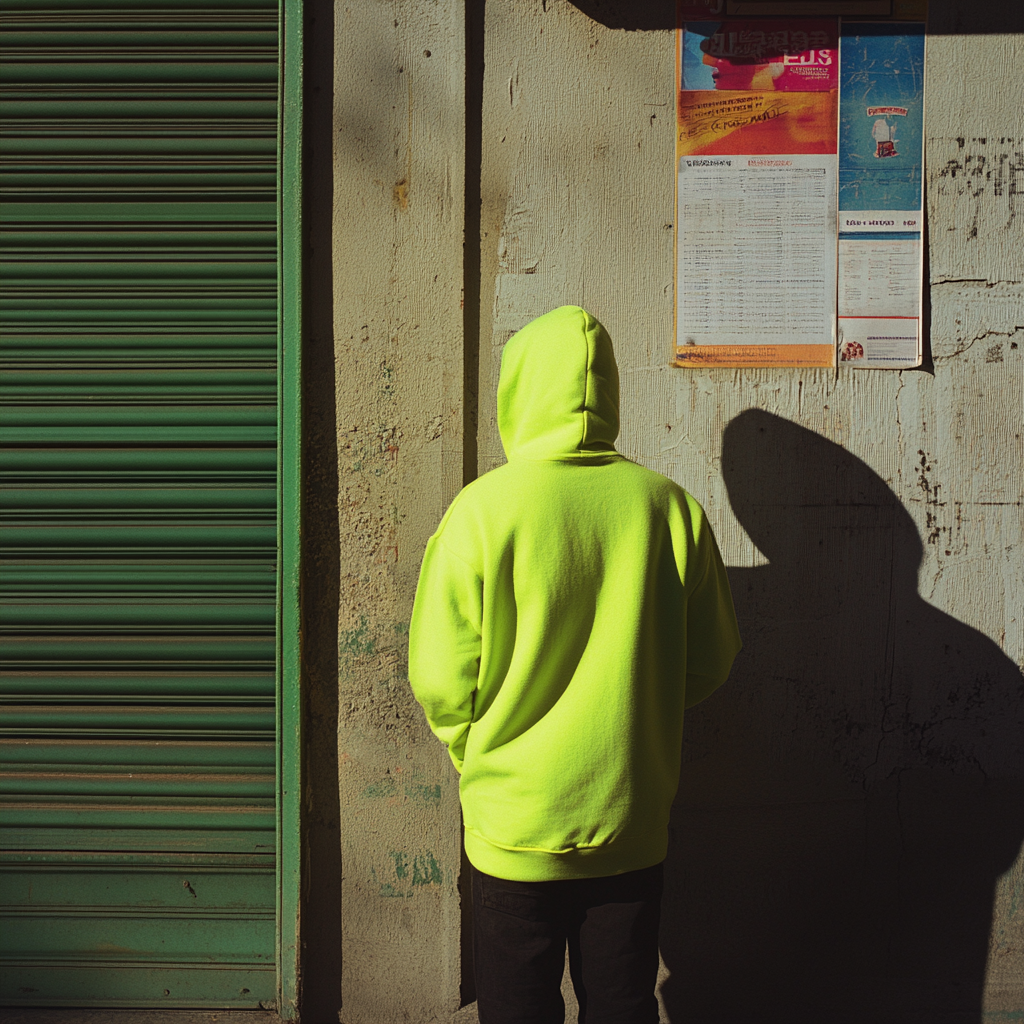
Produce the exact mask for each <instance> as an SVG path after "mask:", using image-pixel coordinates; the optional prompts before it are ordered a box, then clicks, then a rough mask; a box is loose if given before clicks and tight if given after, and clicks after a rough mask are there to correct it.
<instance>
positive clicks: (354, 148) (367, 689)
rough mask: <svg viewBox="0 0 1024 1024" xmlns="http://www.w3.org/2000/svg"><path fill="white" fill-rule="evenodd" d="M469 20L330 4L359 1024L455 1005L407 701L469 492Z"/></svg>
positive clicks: (451, 828) (349, 905)
mask: <svg viewBox="0 0 1024 1024" xmlns="http://www.w3.org/2000/svg"><path fill="white" fill-rule="evenodd" d="M463 34H464V18H463V10H462V7H461V5H460V4H457V3H430V2H425V3H402V2H399V0H393V2H389V3H354V4H339V5H337V6H336V8H335V40H336V43H335V71H336V79H335V203H334V239H335V244H334V296H335V317H334V337H335V352H336V364H335V374H336V380H337V424H338V448H339V460H338V462H339V469H338V474H339V501H338V521H339V532H340V551H341V593H340V622H339V632H340V636H339V691H340V693H339V719H338V746H339V755H338V756H339V787H340V793H341V798H340V799H341V844H342V894H341V912H342V932H343V944H342V1002H343V1020H344V1021H346V1022H347V1024H361V1022H367V1024H371V1022H372V1024H382V1022H385V1021H387V1022H391V1021H402V1020H415V1021H419V1020H432V1019H435V1018H436V1017H439V1016H442V1015H444V1014H448V1013H450V1012H451V1011H454V1010H455V1009H456V1008H457V1007H458V1003H459V971H460V956H459V943H460V926H459V912H460V911H459V900H458V897H457V893H456V885H457V881H458V874H459V862H460V849H461V837H460V831H459V829H460V818H459V809H458V790H457V781H456V775H455V771H454V769H453V768H452V766H451V764H450V762H449V760H448V756H447V754H446V753H445V752H444V750H443V749H442V748H441V747H440V746H439V745H438V744H437V743H435V742H433V740H432V738H431V737H430V736H429V733H428V731H427V729H426V726H425V724H424V723H423V721H422V715H421V714H420V713H419V710H418V707H417V706H416V705H415V702H414V701H413V699H412V696H411V694H410V692H409V687H408V682H407V677H406V675H407V674H406V638H407V634H408V626H409V617H410V612H411V609H412V598H413V593H414V590H415V586H416V578H417V573H418V571H419V559H420V556H421V554H422V551H423V547H424V545H425V544H426V541H427V538H428V537H429V536H430V534H431V533H432V532H433V530H434V527H435V526H436V524H437V521H438V519H440V517H441V514H442V512H443V511H444V509H445V507H446V506H447V504H448V503H449V502H450V501H451V499H452V497H453V496H454V495H455V493H456V492H457V490H458V488H459V487H460V486H461V484H462V448H461V427H462V401H461V387H462V310H461V302H460V299H461V288H462V242H463V168H464V159H463V117H464V103H463V90H464V79H465V74H464V63H463Z"/></svg>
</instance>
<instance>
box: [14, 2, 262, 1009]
mask: <svg viewBox="0 0 1024 1024" xmlns="http://www.w3.org/2000/svg"><path fill="white" fill-rule="evenodd" d="M0 13H2V17H3V38H2V47H3V50H2V64H0V76H2V77H0V86H2V102H3V110H2V114H3V118H4V120H3V126H2V152H3V172H2V188H3V199H4V205H3V207H2V213H0V216H2V221H3V224H2V226H3V232H4V240H3V257H2V259H3V263H2V275H3V292H4V295H3V307H2V313H0V315H2V320H0V330H2V340H0V345H2V358H3V366H2V378H0V389H2V390H0V394H2V402H3V411H2V421H0V423H2V446H3V447H2V452H0V464H2V471H3V490H2V493H0V502H2V509H0V511H2V517H3V539H2V558H3V563H2V567H0V573H2V575H0V601H2V607H0V615H2V655H3V667H2V677H0V678H2V690H3V701H4V705H5V706H4V710H3V719H2V730H0V753H2V760H3V769H2V778H0V800H2V808H0V823H2V826H3V834H2V865H0V866H2V872H0V875H2V883H3V888H2V895H0V903H2V904H3V914H4V918H5V921H4V924H3V927H2V930H0V948H2V954H3V959H4V965H3V978H2V988H0V1003H3V1004H5V1005H32V1004H35V1005H42V1006H59V1005H72V1006H118V1005H122V1006H156V1005H164V1006H225V1007H227V1006H237V1007H244V1006H250V1007H253V1006H258V1005H259V1004H260V1002H261V1001H262V1002H273V1001H274V1000H275V999H276V997H277V995H276V993H277V987H276V984H277V983H276V970H277V964H276V953H275V911H276V906H277V898H278V897H277V894H276V890H275V843H276V837H275V820H276V815H275V791H276V789H275V786H276V784H275V764H276V752H275V715H276V712H275V659H276V657H277V655H276V653H275V644H276V625H275V623H276V609H275V602H276V592H275V588H276V579H277V577H276V573H277V568H276V557H277V531H278V524H277V507H278V505H277V502H278V498H277V464H278V463H277V459H278V452H277V414H278V409H277V403H278V397H277V396H278V380H277V366H276V358H277V317H278V312H277V280H278V267H277V244H278V239H277V196H276V188H277V174H278V158H279V153H278V79H279V68H278V7H277V4H276V3H275V2H269V3H260V2H258V0H257V2H253V0H248V2H246V3H244V4H241V3H239V4H234V3H231V2H230V0H228V2H224V0H216V2H215V5H206V4H201V3H196V2H195V0H193V2H192V3H191V4H186V3H173V2H153V3H150V2H142V3H140V2H132V3H123V2H122V3H121V4H120V5H118V4H115V3H113V2H108V3H105V4H104V3H97V2H95V0H93V2H84V0H83V2H38V3H28V2H24V0H23V2H20V3H19V2H8V0H3V2H2V3H0Z"/></svg>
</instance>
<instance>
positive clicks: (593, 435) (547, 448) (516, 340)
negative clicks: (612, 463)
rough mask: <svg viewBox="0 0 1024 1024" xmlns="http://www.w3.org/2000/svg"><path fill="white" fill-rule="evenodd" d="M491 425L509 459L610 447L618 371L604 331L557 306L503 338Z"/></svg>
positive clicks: (581, 454)
mask: <svg viewBox="0 0 1024 1024" xmlns="http://www.w3.org/2000/svg"><path fill="white" fill-rule="evenodd" d="M498 430H499V431H500V432H501V443H502V444H503V445H504V447H505V455H506V456H507V457H508V458H509V460H512V459H516V458H521V459H564V458H586V457H587V456H593V455H600V454H605V453H608V452H614V451H615V438H616V437H617V436H618V433H619V371H618V367H617V366H616V365H615V353H614V352H613V351H612V341H611V338H609V337H608V332H607V331H606V330H605V329H604V327H603V326H602V325H601V324H600V322H599V321H598V320H597V319H596V318H595V317H593V316H591V315H590V314H589V313H588V312H587V311H586V310H585V309H581V308H580V307H579V306H559V307H558V309H553V310H552V311H551V312H550V313H545V314H544V315H543V316H541V317H538V318H537V319H536V320H533V321H531V322H530V323H528V324H527V325H526V326H525V327H524V328H523V329H522V330H521V331H518V332H517V333H516V334H514V335H512V337H511V338H510V339H509V340H508V343H507V344H506V345H505V350H504V352H503V353H502V355H501V376H500V378H499V381H498Z"/></svg>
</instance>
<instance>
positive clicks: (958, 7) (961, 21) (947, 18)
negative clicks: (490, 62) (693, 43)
mask: <svg viewBox="0 0 1024 1024" xmlns="http://www.w3.org/2000/svg"><path fill="white" fill-rule="evenodd" d="M573 6H575V7H576V8H578V9H579V10H580V11H582V12H583V13H584V14H585V15H586V16H587V17H588V18H592V19H593V20H594V21H596V22H598V24H601V25H604V26H605V28H618V29H624V30H625V31H627V32H652V31H658V30H663V29H673V28H675V27H676V5H675V0H573ZM836 6H837V8H838V4H837V5H836ZM755 16H756V15H747V17H755ZM716 17H720V15H713V14H709V15H708V18H709V19H714V18H716ZM859 20H862V21H870V20H871V18H870V17H867V16H865V17H862V18H860V19H859ZM1001 32H1024V4H1021V3H1018V2H1017V0H994V2H991V3H977V2H976V0H930V2H929V5H928V34H929V35H940V36H941V35H986V34H988V33H1001Z"/></svg>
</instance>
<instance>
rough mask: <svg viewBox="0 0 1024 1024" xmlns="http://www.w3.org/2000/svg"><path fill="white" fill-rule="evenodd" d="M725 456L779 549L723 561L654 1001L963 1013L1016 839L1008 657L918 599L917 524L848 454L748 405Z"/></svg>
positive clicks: (1021, 783) (746, 516)
mask: <svg viewBox="0 0 1024 1024" xmlns="http://www.w3.org/2000/svg"><path fill="white" fill-rule="evenodd" d="M722 461H723V471H724V474H725V480H726V484H727V486H728V490H729V498H730V501H731V503H732V507H733V509H734V511H735V513H736V516H737V517H738V519H739V521H740V522H741V523H742V525H743V527H744V529H745V530H746V531H747V533H748V534H749V535H750V537H751V539H752V540H753V541H754V543H755V544H756V545H757V547H758V548H759V549H760V551H761V552H762V553H763V554H764V555H765V556H766V557H767V558H768V560H769V563H770V564H768V565H765V566H761V567H757V568H740V569H730V580H731V583H732V588H733V596H734V598H735V602H736V610H737V615H738V617H739V621H740V629H741V631H742V633H743V638H744V649H743V651H742V653H741V654H740V656H739V658H738V659H737V661H736V665H735V667H734V669H733V674H732V677H731V678H730V680H729V682H728V683H727V684H726V685H725V687H723V689H722V690H721V691H719V692H718V693H717V694H715V695H714V696H713V697H711V698H710V699H709V700H708V701H707V702H705V704H703V705H700V706H698V707H697V708H694V709H693V711H691V712H690V713H689V717H688V721H687V724H686V731H685V735H686V739H685V741H684V765H683V772H682V780H681V784H680V793H679V797H678V798H677V801H676V807H675V808H674V812H673V825H672V842H671V845H670V853H669V857H668V860H667V862H666V894H665V903H664V911H663V925H662V943H661V949H662V956H663V958H664V960H665V963H666V966H667V967H668V969H669V971H670V977H669V978H668V979H667V980H666V982H665V984H664V986H663V990H662V995H663V998H664V1001H665V1007H666V1010H667V1012H668V1015H669V1019H670V1020H671V1021H675V1022H680V1024H719V1022H721V1024H761V1022H779V1024H837V1022H844V1024H845V1022H849V1024H868V1022H870V1024H890V1022H891V1024H897V1022H898V1024H909V1022H915V1024H916V1022H925V1021H927V1022H928V1024H944V1022H953V1021H956V1022H957V1024H967V1022H978V1021H980V1020H981V1015H982V988H983V983H984V978H985V972H986V962H987V959H988V956H989V936H990V931H991V930H992V920H993V891H994V886H995V883H996V881H997V879H998V877H999V876H1000V875H1001V874H1003V873H1004V872H1006V871H1007V869H1008V868H1009V867H1010V866H1011V865H1012V864H1013V861H1014V858H1015V856H1016V855H1017V853H1018V850H1019V849H1020V845H1021V840H1022V837H1024V725H1022V717H1024V715H1022V706H1024V687H1022V683H1024V680H1022V678H1021V674H1020V671H1019V670H1018V668H1017V667H1016V666H1015V665H1014V664H1013V663H1012V662H1011V661H1010V660H1009V659H1008V658H1007V657H1006V656H1005V655H1004V654H1003V653H1002V652H1001V651H1000V650H999V648H998V647H997V645H996V644H995V643H993V642H992V641H991V640H989V639H988V638H987V637H985V636H984V635H982V634H981V633H979V632H978V631H977V630H975V629H972V628H970V627H969V626H966V625H965V624H964V623H962V622H958V621H957V620H956V619H954V618H951V617H950V616H949V615H946V614H944V613H943V612H941V611H939V610H938V609H937V608H935V607H933V606H932V605H930V604H928V603H927V602H925V601H924V600H923V599H922V598H921V597H920V596H919V595H918V575H917V574H918V567H919V565H920V563H921V559H922V552H923V548H922V543H921V539H920V538H919V536H918V533H917V530H916V529H915V527H914V523H913V520H912V519H911V517H910V516H909V514H908V513H907V511H906V510H905V509H904V507H903V506H902V505H901V504H900V502H899V500H898V499H897V498H896V496H895V495H894V494H893V492H892V491H891V490H890V489H889V488H888V487H887V486H886V484H885V483H884V482H883V481H882V480H881V479H880V478H879V477H878V476H877V475H876V474H875V472H874V471H872V470H871V469H869V468H868V466H866V465H865V464H864V463H863V462H861V461H860V460H859V459H856V458H854V457H853V456H851V455H850V454H849V453H847V452H846V451H844V450H843V449H842V448H840V447H839V446H838V445H835V444H833V443H832V442H830V441H828V440H826V439H825V438H823V437H821V436H819V435H818V434H815V433H813V432H812V431H809V430H805V429H804V428H802V427H799V426H797V425H796V424H794V423H791V422H789V421H787V420H785V419H781V418H780V417H778V416H773V415H771V414H769V413H765V412H760V411H756V410H751V411H747V412H744V413H742V414H741V415H739V416H737V417H736V418H735V419H734V420H733V421H732V422H731V423H730V424H729V425H728V427H727V428H726V430H725V435H724V440H723V452H722ZM975 585H976V586H977V588H979V590H980V588H985V587H988V586H990V585H992V583H991V580H990V579H989V578H988V577H986V576H982V575H979V576H978V577H977V579H976V584H975ZM971 600H972V596H971V593H970V592H968V591H965V592H964V593H963V594H962V595H961V601H962V602H964V603H970V602H971ZM1009 944H1010V937H1009V936H1002V937H1001V936H999V935H996V938H995V941H994V945H993V949H992V956H993V959H994V960H996V961H998V959H999V957H1000V955H1003V956H1008V957H1010V958H1011V959H1012V957H1013V953H1012V950H1010V949H1009V948H1008V947H1009ZM1016 955H1017V956H1019V953H1017V954H1016ZM1017 962H1018V963H1019V960H1018V961H1017ZM989 969H990V971H993V970H994V971H995V972H996V973H997V974H998V973H999V970H998V963H996V964H993V966H992V967H990V968H989ZM1003 977H1004V979H1005V980H1006V981H1008V982H1009V981H1011V980H1012V979H1011V978H1010V977H1007V974H1006V973H1005V971H1004V973H1003ZM1000 1019H1002V1017H1000Z"/></svg>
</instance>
